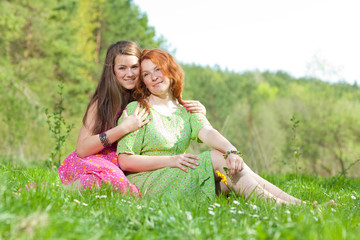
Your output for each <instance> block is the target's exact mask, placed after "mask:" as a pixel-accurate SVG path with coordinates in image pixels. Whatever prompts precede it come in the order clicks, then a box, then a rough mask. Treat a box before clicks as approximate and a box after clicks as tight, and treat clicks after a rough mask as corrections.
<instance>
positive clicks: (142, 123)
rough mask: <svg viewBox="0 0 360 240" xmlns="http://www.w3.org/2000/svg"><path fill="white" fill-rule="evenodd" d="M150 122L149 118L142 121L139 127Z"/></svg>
mask: <svg viewBox="0 0 360 240" xmlns="http://www.w3.org/2000/svg"><path fill="white" fill-rule="evenodd" d="M150 120H151V118H148V119H146V120H144V121H142V122H141V124H140V127H142V126H144V125H145V124H148V122H150Z"/></svg>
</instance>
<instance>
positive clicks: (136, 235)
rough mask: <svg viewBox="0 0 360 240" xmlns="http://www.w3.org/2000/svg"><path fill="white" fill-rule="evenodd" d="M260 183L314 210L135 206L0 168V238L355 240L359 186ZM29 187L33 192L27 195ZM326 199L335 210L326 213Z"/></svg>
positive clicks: (41, 172) (359, 225) (281, 178)
mask: <svg viewBox="0 0 360 240" xmlns="http://www.w3.org/2000/svg"><path fill="white" fill-rule="evenodd" d="M264 177H266V178H267V179H269V180H270V181H271V182H273V183H275V184H276V185H278V186H280V187H281V188H282V189H284V190H285V191H287V192H289V193H291V194H293V195H294V196H296V197H299V198H301V199H303V200H306V201H309V202H312V201H314V200H317V201H318V202H319V205H318V206H317V207H313V206H312V205H311V204H309V205H302V206H274V205H273V204H272V203H269V202H261V201H258V200H248V201H245V200H244V199H243V198H241V197H237V196H235V195H233V194H230V195H228V196H222V195H221V196H219V197H217V198H216V199H215V200H214V201H210V200H203V201H200V200H198V199H197V198H196V197H194V198H192V199H186V198H183V199H175V200H161V199H152V198H149V197H143V198H141V199H138V198H134V197H131V196H124V195H120V194H118V193H115V192H114V191H113V190H112V189H111V188H107V187H103V188H101V189H98V190H82V191H78V190H70V189H65V188H64V187H63V186H62V184H61V182H60V179H59V177H58V174H57V170H56V169H55V168H45V167H34V168H31V167H27V168H23V167H14V166H13V165H12V164H10V163H5V162H4V161H3V162H2V163H1V164H0V182H1V185H0V194H1V201H0V239H358V236H359V235H360V214H359V207H360V194H359V190H360V181H359V180H356V179H351V178H342V177H332V178H322V177H315V176H306V175H301V176H296V175H265V176H264ZM30 182H35V183H38V187H37V188H33V189H30V190H26V189H25V188H24V186H25V185H26V184H28V183H30ZM41 183H46V184H45V185H42V184H41ZM20 188H22V190H21V191H18V190H19V189H20ZM330 199H334V200H335V201H336V203H337V204H338V205H337V206H335V207H330V206H325V205H324V203H325V202H326V201H328V200H330Z"/></svg>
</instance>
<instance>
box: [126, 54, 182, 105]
mask: <svg viewBox="0 0 360 240" xmlns="http://www.w3.org/2000/svg"><path fill="white" fill-rule="evenodd" d="M145 59H148V60H150V61H152V62H153V63H154V64H155V65H157V66H158V67H160V69H161V72H162V73H163V74H164V75H165V76H166V77H168V78H169V79H170V89H171V91H172V93H173V96H174V97H175V98H176V99H177V100H178V102H179V103H180V104H182V103H183V102H182V97H181V93H182V90H183V87H184V77H185V73H184V71H183V69H182V68H181V67H180V65H179V64H178V63H177V62H176V60H175V59H174V57H173V56H171V55H170V54H169V53H167V52H165V51H164V50H161V49H151V50H149V49H145V50H144V51H143V52H142V54H141V57H140V59H139V62H140V64H141V62H142V61H144V60H145ZM150 95H151V93H150V91H149V90H148V89H147V88H146V85H145V83H144V81H143V77H142V70H141V68H140V76H139V81H138V82H137V83H136V87H135V90H134V93H133V96H134V98H135V99H136V100H137V101H139V102H141V103H142V104H144V105H145V106H148V104H147V103H146V102H145V99H146V98H147V97H148V96H150Z"/></svg>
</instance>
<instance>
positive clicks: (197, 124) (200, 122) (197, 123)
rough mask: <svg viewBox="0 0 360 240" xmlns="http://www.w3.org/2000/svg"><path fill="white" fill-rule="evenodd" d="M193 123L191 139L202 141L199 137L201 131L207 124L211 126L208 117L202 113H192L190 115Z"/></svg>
mask: <svg viewBox="0 0 360 240" xmlns="http://www.w3.org/2000/svg"><path fill="white" fill-rule="evenodd" d="M190 125H191V139H192V140H194V141H197V142H199V143H201V140H200V139H199V138H198V135H199V131H200V129H201V128H203V127H205V126H209V125H210V123H209V121H208V120H207V118H206V117H205V116H204V114H202V113H191V117H190Z"/></svg>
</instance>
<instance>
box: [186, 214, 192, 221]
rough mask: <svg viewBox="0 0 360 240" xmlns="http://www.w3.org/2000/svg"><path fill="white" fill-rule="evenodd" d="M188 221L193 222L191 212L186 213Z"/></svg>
mask: <svg viewBox="0 0 360 240" xmlns="http://www.w3.org/2000/svg"><path fill="white" fill-rule="evenodd" d="M185 214H186V217H187V220H189V221H191V220H192V219H193V218H192V216H191V212H185Z"/></svg>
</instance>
